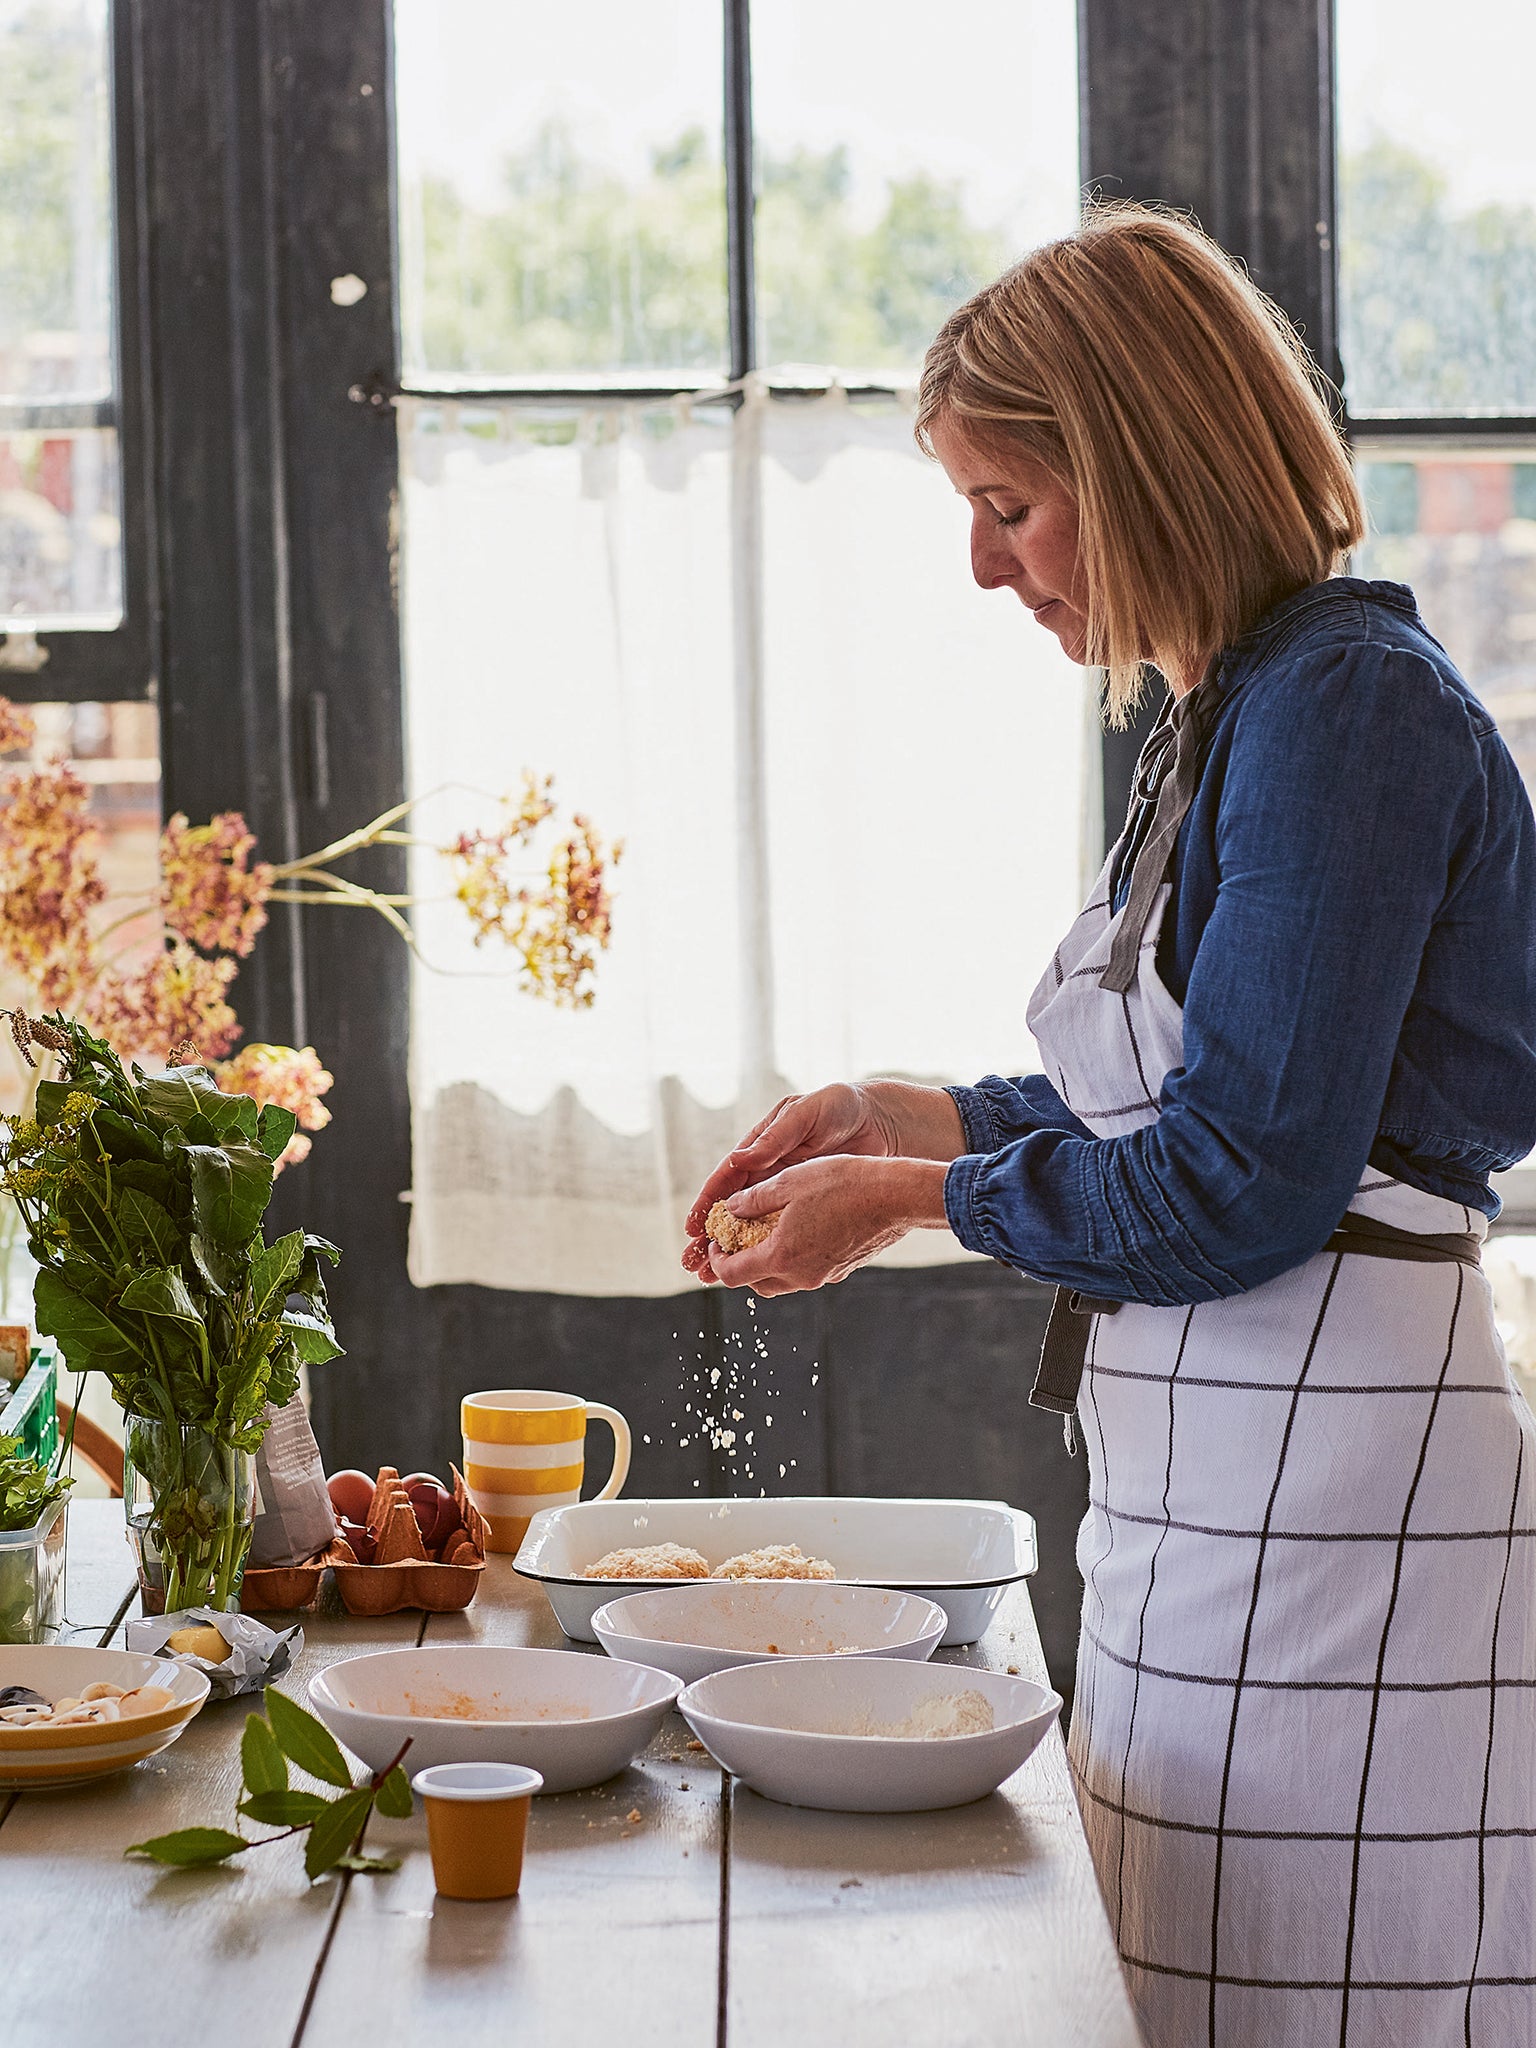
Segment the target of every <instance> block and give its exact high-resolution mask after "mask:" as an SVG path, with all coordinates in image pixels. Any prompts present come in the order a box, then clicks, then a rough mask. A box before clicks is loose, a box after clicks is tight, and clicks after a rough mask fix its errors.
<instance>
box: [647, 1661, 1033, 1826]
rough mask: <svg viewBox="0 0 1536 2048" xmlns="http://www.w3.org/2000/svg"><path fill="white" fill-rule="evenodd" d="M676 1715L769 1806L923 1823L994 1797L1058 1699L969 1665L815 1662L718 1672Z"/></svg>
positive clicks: (686, 1695)
mask: <svg viewBox="0 0 1536 2048" xmlns="http://www.w3.org/2000/svg"><path fill="white" fill-rule="evenodd" d="M678 1706H679V1708H680V1710H681V1712H682V1713H683V1715H684V1717H685V1719H686V1720H687V1722H688V1724H689V1726H690V1727H691V1728H692V1729H693V1732H694V1734H695V1735H696V1736H697V1737H698V1739H699V1740H700V1741H701V1742H702V1743H703V1744H704V1746H705V1748H706V1749H708V1750H709V1752H710V1754H711V1755H712V1756H713V1757H714V1758H715V1760H716V1762H717V1763H719V1764H721V1765H722V1766H723V1767H724V1768H725V1769H726V1770H728V1771H731V1772H733V1773H734V1774H735V1775H736V1776H737V1777H738V1778H740V1779H742V1780H743V1782H744V1783H746V1784H747V1785H749V1786H750V1787H751V1788H752V1790H753V1791H754V1792H760V1793H761V1794H762V1795H763V1797H764V1798H765V1799H777V1800H780V1801H782V1802H783V1803H784V1804H786V1805H789V1806H815V1807H824V1808H831V1809H834V1810H841V1811H843V1812H850V1813H921V1812H928V1811H931V1810H932V1809H934V1808H937V1807H943V1806H964V1805H966V1804H967V1803H968V1802H969V1801H970V1800H972V1799H983V1798H985V1797H986V1795H987V1794H988V1793H989V1792H995V1791H996V1790H997V1788H998V1786H999V1785H1001V1784H1002V1783H1003V1782H1004V1780H1005V1779H1007V1778H1010V1777H1012V1775H1013V1773H1014V1772H1015V1771H1016V1770H1018V1769H1019V1767H1020V1766H1021V1765H1022V1764H1023V1763H1025V1762H1026V1760H1027V1759H1028V1757H1029V1755H1030V1753H1031V1751H1032V1750H1033V1749H1034V1748H1035V1746H1036V1745H1037V1744H1038V1743H1039V1741H1040V1740H1041V1738H1042V1737H1043V1736H1044V1735H1045V1733H1046V1731H1047V1730H1048V1729H1049V1728H1050V1727H1051V1725H1052V1723H1053V1722H1054V1721H1055V1719H1056V1716H1057V1715H1058V1714H1059V1713H1060V1711H1061V1696H1060V1694H1059V1693H1054V1692H1050V1691H1047V1689H1046V1688H1045V1687H1044V1686H1041V1685H1036V1684H1035V1683H1034V1682H1033V1680H1031V1679H1028V1678H1015V1677H1013V1676H1012V1675H1011V1674H1008V1673H1004V1672H1001V1671H977V1670H972V1669H970V1668H969V1667H967V1666H964V1665H954V1664H916V1663H911V1662H908V1661H905V1660H899V1659H896V1658H882V1657H861V1658H828V1657H808V1658H803V1659H801V1658H796V1659H789V1660H784V1661H779V1662H775V1663H772V1664H743V1665H738V1666H736V1667H735V1669H733V1670H729V1671H718V1672H715V1673H714V1674H713V1675H712V1676H710V1677H708V1678H701V1679H699V1680H698V1681H697V1682H696V1683H695V1684H693V1685H690V1686H688V1687H687V1688H686V1690H685V1691H684V1692H683V1694H682V1697H681V1698H680V1699H679V1701H678Z"/></svg>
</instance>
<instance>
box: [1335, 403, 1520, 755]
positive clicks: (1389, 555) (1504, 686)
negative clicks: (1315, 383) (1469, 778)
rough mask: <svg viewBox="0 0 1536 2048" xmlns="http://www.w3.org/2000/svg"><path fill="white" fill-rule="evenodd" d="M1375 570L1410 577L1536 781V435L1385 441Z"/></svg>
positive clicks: (1367, 478) (1431, 621)
mask: <svg viewBox="0 0 1536 2048" xmlns="http://www.w3.org/2000/svg"><path fill="white" fill-rule="evenodd" d="M1359 474H1360V482H1361V486H1362V488H1363V490H1364V492H1365V501H1366V507H1367V510H1368V512H1369V514H1370V522H1371V529H1372V530H1371V535H1370V538H1369V540H1367V542H1366V543H1365V545H1364V546H1363V547H1362V548H1361V549H1360V550H1359V551H1358V553H1357V555H1356V562H1357V564H1358V568H1359V573H1360V574H1361V575H1364V576H1389V577H1391V578H1392V579H1393V580H1394V581H1396V582H1399V583H1407V584H1411V585H1412V587H1413V591H1414V595H1415V596H1416V597H1417V598H1418V601H1419V609H1420V611H1421V612H1422V613H1423V614H1424V618H1425V621H1426V623H1427V624H1428V626H1429V629H1430V631H1431V632H1432V633H1433V634H1434V635H1435V637H1436V639H1437V640H1440V641H1442V642H1443V643H1444V645H1445V646H1446V648H1447V649H1448V651H1449V653H1450V655H1451V658H1452V660H1453V661H1454V662H1455V663H1456V665H1457V666H1458V668H1460V670H1461V672H1462V674H1463V675H1464V676H1465V677H1466V679H1467V681H1468V682H1469V683H1470V684H1471V685H1472V687H1473V689H1474V690H1476V692H1477V694H1478V695H1479V697H1481V698H1482V700H1483V702H1484V703H1485V704H1486V705H1487V707H1488V709H1489V711H1490V712H1491V713H1492V714H1493V716H1494V718H1495V719H1497V721H1498V724H1499V729H1500V731H1501V732H1502V733H1503V735H1504V738H1505V739H1506V741H1507V742H1508V744H1509V748H1510V752H1511V753H1512V754H1513V755H1514V757H1515V759H1516V761H1518V762H1519V764H1520V770H1521V773H1522V774H1523V775H1524V777H1525V781H1526V787H1527V788H1528V789H1530V790H1531V791H1532V792H1533V793H1536V441H1533V443H1532V445H1531V447H1530V448H1529V449H1528V450H1521V451H1518V452H1515V453H1511V452H1509V451H1504V450H1501V451H1500V452H1499V453H1497V454H1486V453H1479V451H1478V450H1477V449H1475V448H1467V449H1465V450H1463V451H1460V452H1457V453H1452V454H1444V453H1439V452H1437V453H1435V454H1433V455H1431V454H1426V453H1423V452H1420V451H1415V450H1404V451H1401V452H1398V451H1391V450H1387V449H1383V450H1382V452H1381V454H1380V456H1377V455H1375V454H1374V453H1373V455H1372V456H1371V458H1370V459H1369V460H1367V461H1363V462H1361V464H1360V466H1359Z"/></svg>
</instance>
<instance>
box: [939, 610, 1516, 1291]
mask: <svg viewBox="0 0 1536 2048" xmlns="http://www.w3.org/2000/svg"><path fill="white" fill-rule="evenodd" d="M1234 715H1235V717H1236V719H1237V720H1238V724H1237V726H1236V728H1235V731H1234V736H1233V742H1232V747H1231V752H1230V756H1229V759H1228V762H1227V769H1226V780H1225V783H1224V786H1223V789H1222V792H1221V798H1220V804H1219V808H1218V812H1217V819H1216V841H1217V843H1216V859H1217V867H1218V873H1219V877H1220V879H1219V884H1218V887H1217V891H1216V899H1215V907H1214V909H1213V911H1212V914H1211V918H1210V921H1209V923H1208V924H1207V925H1206V928H1205V930H1204V932H1203V933H1202V934H1201V937H1200V940H1199V944H1198V946H1197V948H1196V951H1195V956H1194V961H1193V965H1192V968H1191V972H1190V979H1189V986H1188V989H1187V991H1186V994H1185V1002H1184V1048H1183V1051H1184V1064H1183V1066H1182V1067H1179V1068H1176V1069H1175V1070H1174V1071H1173V1072H1171V1073H1170V1074H1168V1075H1167V1076H1165V1077H1164V1080H1163V1084H1162V1090H1161V1101H1160V1115H1159V1117H1158V1120H1157V1121H1156V1122H1155V1123H1153V1124H1149V1125H1147V1126H1145V1127H1144V1128H1143V1129H1141V1130H1137V1131H1133V1132H1131V1133H1129V1134H1128V1135H1126V1136H1124V1137H1116V1138H1093V1137H1086V1138H1085V1137H1083V1136H1080V1135H1078V1134H1076V1133H1074V1132H1073V1131H1071V1130H1070V1129H1067V1128H1064V1127H1062V1126H1059V1125H1057V1124H1055V1123H1045V1122H1037V1124H1036V1125H1035V1127H1034V1128H1032V1129H1031V1128H1027V1127H1025V1126H1024V1124H1023V1122H1022V1115H1021V1121H1020V1122H1019V1123H1018V1124H1016V1125H1015V1126H1013V1127H1012V1128H1006V1127H1005V1126H1004V1125H1003V1124H1002V1123H998V1124H997V1125H996V1126H995V1132H996V1135H998V1136H1000V1137H1002V1139H1003V1142H1001V1143H999V1144H996V1145H995V1146H992V1147H989V1148H985V1149H984V1148H982V1147H980V1146H978V1147H976V1149H974V1150H972V1151H969V1152H967V1153H965V1154H963V1155H962V1156H961V1157H960V1158H958V1159H956V1160H955V1161H954V1162H953V1163H952V1164H951V1166H950V1168H949V1171H948V1174H947V1176H946V1180H945V1208H946V1211H947V1213H948V1217H949V1222H950V1226H951V1228H952V1229H953V1230H954V1232H955V1234H956V1236H957V1237H959V1238H960V1240H961V1242H962V1243H964V1244H966V1245H968V1246H970V1247H971V1249H973V1250H975V1251H980V1252H985V1253H987V1254H988V1255H989V1256H991V1257H993V1258H999V1259H1002V1260H1004V1261H1006V1262H1007V1263H1008V1264H1010V1265H1014V1266H1017V1267H1019V1268H1021V1269H1022V1270H1023V1271H1025V1272H1028V1273H1031V1274H1034V1275H1035V1276H1036V1277H1038V1278H1040V1279H1044V1280H1050V1281H1055V1282H1057V1283H1058V1284H1062V1285H1067V1286H1072V1287H1081V1288H1083V1289H1084V1290H1086V1291H1088V1292H1091V1293H1094V1294H1100V1295H1103V1296H1105V1297H1107V1298H1110V1299H1117V1300H1128V1301H1142V1302H1148V1303H1151V1304H1154V1305H1156V1306H1174V1305H1177V1304H1182V1303H1188V1302H1195V1301H1206V1300H1212V1299H1216V1298H1219V1297H1222V1296H1225V1295H1232V1294H1238V1293H1242V1292H1245V1291H1246V1290H1247V1289H1249V1288H1251V1287H1256V1286H1258V1285H1259V1284H1261V1283H1262V1282H1263V1281H1265V1280H1269V1279H1272V1278H1273V1277H1274V1276H1275V1275H1276V1274H1278V1273H1282V1272H1285V1271H1287V1270H1288V1269H1289V1268H1290V1267H1292V1266H1296V1265H1299V1264H1301V1263H1302V1262H1303V1261H1304V1260H1306V1259H1308V1258H1310V1257H1311V1256H1312V1255H1313V1254H1314V1253H1315V1252H1317V1251H1319V1250H1320V1249H1321V1248H1322V1246H1323V1245H1324V1244H1325V1243H1326V1241H1327V1239H1328V1237H1329V1235H1330V1234H1331V1232H1332V1231H1333V1230H1334V1229H1335V1228H1336V1227H1337V1225H1338V1221H1339V1218H1340V1216H1341V1215H1342V1214H1343V1212H1344V1210H1345V1209H1346V1208H1347V1206H1348V1204H1349V1201H1350V1198H1351V1196H1352V1194H1353V1193H1354V1190H1355V1187H1356V1186H1357V1184H1358V1181H1359V1178H1360V1175H1361V1173H1362V1171H1363V1169H1364V1167H1365V1163H1366V1158H1367V1155H1368V1153H1369V1151H1370V1149H1371V1145H1372V1141H1373V1139H1374V1138H1375V1135H1376V1130H1377V1125H1378V1121H1379V1117H1380V1111H1381V1105H1382V1102H1383V1099H1384V1097H1385V1094H1386V1089H1387V1082H1388V1077H1389V1074H1390V1072H1391V1066H1392V1060H1393V1056H1394V1053H1395V1050H1396V1047H1397V1042H1398V1036H1399V1032H1400V1030H1401V1027H1402V1022H1403V1018H1404V1014H1405V1012H1406V1010H1407V1007H1408V1004H1409V1000H1410V998H1411V996H1412V994H1413V990H1414V986H1415V982H1416V980H1417V977H1418V972H1419V967H1420V962H1421V959H1422V957H1423V954H1424V949H1425V945H1426V942H1427V940H1428V937H1429V933H1430V928H1431V926H1432V924H1433V923H1434V921H1435V919H1436V916H1437V915H1438V914H1439V913H1440V912H1441V911H1442V909H1443V908H1444V907H1445V906H1446V905H1447V902H1448V899H1451V898H1452V897H1453V893H1454V888H1455V885H1456V882H1457V879H1458V876H1459V875H1460V874H1461V873H1462V872H1463V871H1465V870H1466V869H1467V868H1469V867H1470V866H1471V865H1472V863H1473V862H1474V861H1475V860H1476V857H1477V853H1478V851H1479V848H1480V845H1481V839H1482V833H1483V829H1484V821H1485V818H1486V812H1487V791H1486V787H1485V770H1484V763H1483V758H1482V754H1481V751H1480V748H1479V745H1478V739H1477V734H1476V732H1475V730H1474V728H1473V723H1472V721H1473V717H1474V715H1475V714H1474V711H1473V708H1472V707H1471V706H1469V705H1468V703H1467V702H1466V701H1465V700H1464V699H1463V698H1462V697H1460V696H1459V694H1458V693H1457V692H1456V691H1455V690H1453V689H1452V688H1451V687H1450V686H1449V685H1448V684H1446V683H1444V682H1443V681H1442V679H1441V678H1440V676H1439V675H1438V673H1437V672H1436V670H1435V668H1434V667H1433V665H1432V664H1431V663H1430V662H1429V661H1428V660H1427V659H1425V658H1424V657H1422V656H1420V655H1418V654H1415V653H1412V652H1409V651H1406V650H1403V649H1400V648H1393V647H1386V646H1383V645H1379V644H1373V643H1371V642H1366V643H1364V644H1358V643H1357V644H1355V645H1353V646H1350V647H1348V648H1344V649H1340V650H1329V649H1321V650H1313V651H1312V652H1311V653H1310V655H1309V656H1304V657H1302V658H1301V659H1300V660H1297V661H1295V662H1293V663H1292V664H1290V665H1287V667H1286V668H1284V669H1283V670H1281V671H1280V672H1278V673H1270V674H1260V675H1257V676H1255V677H1253V678H1252V679H1251V680H1250V682H1249V683H1248V684H1247V685H1246V687H1245V688H1244V690H1243V692H1242V698H1241V700H1240V702H1239V705H1238V707H1237V708H1236V711H1235V714H1234ZM1452 910H1454V904H1452ZM1005 1085H1006V1084H1005ZM976 1093H977V1094H980V1095H983V1096H985V1098H986V1101H987V1102H988V1104H992V1103H993V1102H994V1099H995V1092H994V1090H993V1088H992V1086H991V1084H988V1083H983V1084H982V1088H981V1089H980V1090H978V1091H976ZM961 1114H962V1118H965V1119H966V1130H967V1134H968V1135H967V1142H968V1143H970V1142H971V1139H970V1133H971V1132H972V1130H973V1129H974V1130H975V1132H976V1133H977V1135H978V1136H981V1135H991V1134H992V1131H991V1130H989V1127H988V1126H987V1125H986V1123H985V1121H984V1120H983V1119H982V1118H981V1117H980V1115H979V1114H978V1115H977V1116H976V1117H975V1118H974V1120H973V1119H972V1118H969V1117H967V1116H966V1106H965V1105H964V1104H962V1105H961Z"/></svg>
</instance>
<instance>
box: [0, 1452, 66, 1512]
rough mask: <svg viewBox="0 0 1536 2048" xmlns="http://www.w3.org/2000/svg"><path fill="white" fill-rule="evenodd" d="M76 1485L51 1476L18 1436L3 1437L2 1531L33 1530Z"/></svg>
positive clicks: (0, 1468)
mask: <svg viewBox="0 0 1536 2048" xmlns="http://www.w3.org/2000/svg"><path fill="white" fill-rule="evenodd" d="M74 1483H75V1482H74V1481H73V1479H66V1478H63V1477H62V1476H61V1477H59V1478H52V1477H50V1475H49V1471H48V1467H47V1466H46V1465H44V1464H43V1463H41V1462H40V1460H38V1459H37V1458H34V1457H32V1456H31V1454H30V1453H29V1452H28V1451H27V1449H26V1447H25V1445H24V1444H23V1442H22V1439H21V1438H20V1437H19V1436H0V1529H30V1528H31V1527H32V1525H33V1524H34V1523H35V1522H40V1521H41V1520H42V1519H43V1516H44V1515H45V1514H46V1513H47V1511H48V1509H49V1508H51V1507H52V1506H53V1503H54V1502H55V1501H56V1500H62V1499H63V1497H64V1495H65V1494H66V1493H68V1491H69V1489H70V1488H71V1487H72V1486H73V1485H74Z"/></svg>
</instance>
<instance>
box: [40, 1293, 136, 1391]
mask: <svg viewBox="0 0 1536 2048" xmlns="http://www.w3.org/2000/svg"><path fill="white" fill-rule="evenodd" d="M33 1305H34V1313H35V1316H36V1319H37V1327H38V1330H39V1332H40V1333H41V1334H42V1335H43V1336H45V1337H57V1338H58V1340H59V1343H60V1345H61V1347H62V1348H63V1352H64V1356H65V1358H66V1359H67V1360H68V1363H69V1367H70V1370H71V1371H72V1372H124V1371H127V1370H129V1369H131V1368H132V1367H134V1366H136V1365H138V1364H140V1363H141V1362H142V1359H143V1353H142V1352H141V1351H140V1350H139V1348H138V1346H137V1345H136V1344H135V1343H133V1342H132V1340H131V1339H130V1338H129V1337H127V1336H126V1335H125V1334H124V1333H123V1331H121V1330H120V1329H119V1328H118V1327H117V1325H116V1323H114V1322H113V1321H112V1319H111V1317H110V1316H108V1315H106V1314H105V1313H104V1312H103V1311H102V1310H101V1309H99V1308H96V1307H94V1306H93V1305H92V1304H91V1303H90V1302H88V1301H86V1300H85V1299H84V1297H83V1296H81V1295H79V1294H77V1293H76V1292H75V1290H74V1289H73V1288H72V1287H70V1286H68V1285H67V1284H66V1283H65V1281H64V1280H63V1279H61V1278H60V1276H59V1275H58V1274H57V1273H55V1272H52V1271H50V1270H49V1269H48V1268H47V1267H44V1269H43V1270H42V1271H41V1272H40V1273H39V1274H38V1276H37V1280H36V1282H35V1283H34V1288H33Z"/></svg>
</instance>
